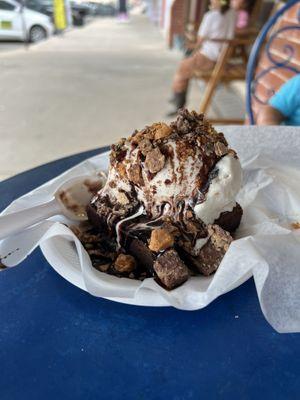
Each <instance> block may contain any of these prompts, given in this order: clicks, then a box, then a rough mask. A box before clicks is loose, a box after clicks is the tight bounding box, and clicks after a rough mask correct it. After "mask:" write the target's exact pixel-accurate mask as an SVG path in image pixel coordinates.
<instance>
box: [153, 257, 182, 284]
mask: <svg viewBox="0 0 300 400" xmlns="http://www.w3.org/2000/svg"><path fill="white" fill-rule="evenodd" d="M153 268H154V271H155V272H156V274H157V277H158V278H159V280H160V281H161V282H162V284H163V285H164V286H165V287H166V288H167V289H174V288H175V287H177V286H179V285H181V284H182V283H184V282H185V281H186V280H187V279H188V277H189V270H188V268H187V267H186V265H185V264H184V262H183V261H182V260H181V259H180V257H179V256H178V254H177V252H176V251H175V250H174V249H170V250H166V251H165V252H164V253H163V254H162V255H161V256H159V257H158V258H157V260H156V261H155V262H154V265H153Z"/></svg>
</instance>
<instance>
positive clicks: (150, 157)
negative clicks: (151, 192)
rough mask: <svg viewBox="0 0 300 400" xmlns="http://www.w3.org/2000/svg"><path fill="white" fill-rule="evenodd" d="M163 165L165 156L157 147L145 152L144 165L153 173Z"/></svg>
mask: <svg viewBox="0 0 300 400" xmlns="http://www.w3.org/2000/svg"><path fill="white" fill-rule="evenodd" d="M164 165H165V156H164V155H163V154H162V153H161V151H160V150H159V148H156V149H153V150H151V151H150V152H149V153H147V156H146V160H145V166H146V168H147V169H148V170H149V171H150V172H151V173H152V174H155V173H157V172H159V171H160V170H162V169H163V167H164Z"/></svg>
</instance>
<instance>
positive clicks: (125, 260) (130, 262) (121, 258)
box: [114, 254, 136, 273]
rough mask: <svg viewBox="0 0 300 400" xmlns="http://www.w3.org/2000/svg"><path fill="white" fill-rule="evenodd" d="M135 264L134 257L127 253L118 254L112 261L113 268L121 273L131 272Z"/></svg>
mask: <svg viewBox="0 0 300 400" xmlns="http://www.w3.org/2000/svg"><path fill="white" fill-rule="evenodd" d="M135 266H136V264H135V259H134V258H133V257H132V256H130V255H127V254H119V255H118V257H117V259H116V261H115V263H114V267H115V269H116V270H117V271H118V272H121V273H123V272H131V271H133V270H134V268H135Z"/></svg>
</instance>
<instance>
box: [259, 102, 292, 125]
mask: <svg viewBox="0 0 300 400" xmlns="http://www.w3.org/2000/svg"><path fill="white" fill-rule="evenodd" d="M284 119H285V117H284V115H282V114H281V112H280V111H278V110H276V108H274V107H272V106H270V105H265V106H263V107H261V108H260V111H259V113H258V116H257V121H256V124H257V125H280V124H281V123H282V122H283V121H284Z"/></svg>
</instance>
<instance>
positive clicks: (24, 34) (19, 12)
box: [0, 0, 54, 42]
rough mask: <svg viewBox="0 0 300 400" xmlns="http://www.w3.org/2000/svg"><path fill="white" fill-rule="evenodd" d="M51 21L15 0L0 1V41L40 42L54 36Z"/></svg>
mask: <svg viewBox="0 0 300 400" xmlns="http://www.w3.org/2000/svg"><path fill="white" fill-rule="evenodd" d="M53 31H54V27H53V24H52V22H51V19H50V18H49V17H48V16H47V15H44V14H41V13H39V12H36V11H33V10H29V8H26V7H23V6H21V5H20V4H19V3H18V2H16V1H14V0H0V40H22V41H24V40H29V41H30V42H39V41H40V40H43V39H46V38H47V37H48V36H50V35H52V34H53Z"/></svg>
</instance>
